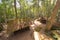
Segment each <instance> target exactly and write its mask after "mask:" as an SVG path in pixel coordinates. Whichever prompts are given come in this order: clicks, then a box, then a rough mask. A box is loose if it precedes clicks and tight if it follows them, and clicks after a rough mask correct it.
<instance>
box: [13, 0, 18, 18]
mask: <svg viewBox="0 0 60 40" xmlns="http://www.w3.org/2000/svg"><path fill="white" fill-rule="evenodd" d="M14 8H15V13H16V18H18V17H17V8H16V0H14Z"/></svg>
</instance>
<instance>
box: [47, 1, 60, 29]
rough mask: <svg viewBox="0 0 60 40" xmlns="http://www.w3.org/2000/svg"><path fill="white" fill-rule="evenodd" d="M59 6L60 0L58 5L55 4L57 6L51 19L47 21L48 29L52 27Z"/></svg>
mask: <svg viewBox="0 0 60 40" xmlns="http://www.w3.org/2000/svg"><path fill="white" fill-rule="evenodd" d="M59 7H60V0H57V2H56V5H55V7H54V9H53V12H52V15H51V17H50V19H49V22H47V30H50V29H51V27H52V24H53V23H54V21H55V18H56V15H57V12H58V9H59Z"/></svg>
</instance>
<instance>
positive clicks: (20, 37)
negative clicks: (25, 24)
mask: <svg viewBox="0 0 60 40" xmlns="http://www.w3.org/2000/svg"><path fill="white" fill-rule="evenodd" d="M0 40H5V38H3V37H2V38H0ZM6 40H33V38H32V37H31V31H30V30H29V29H23V30H18V31H16V32H14V34H13V35H11V36H10V37H9V38H8V39H6Z"/></svg>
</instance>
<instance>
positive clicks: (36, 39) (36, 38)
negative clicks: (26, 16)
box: [34, 31, 39, 40]
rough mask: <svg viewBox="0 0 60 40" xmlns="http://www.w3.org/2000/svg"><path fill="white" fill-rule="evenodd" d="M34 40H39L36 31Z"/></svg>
mask: <svg viewBox="0 0 60 40" xmlns="http://www.w3.org/2000/svg"><path fill="white" fill-rule="evenodd" d="M34 39H35V40H39V34H38V32H36V31H34Z"/></svg>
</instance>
